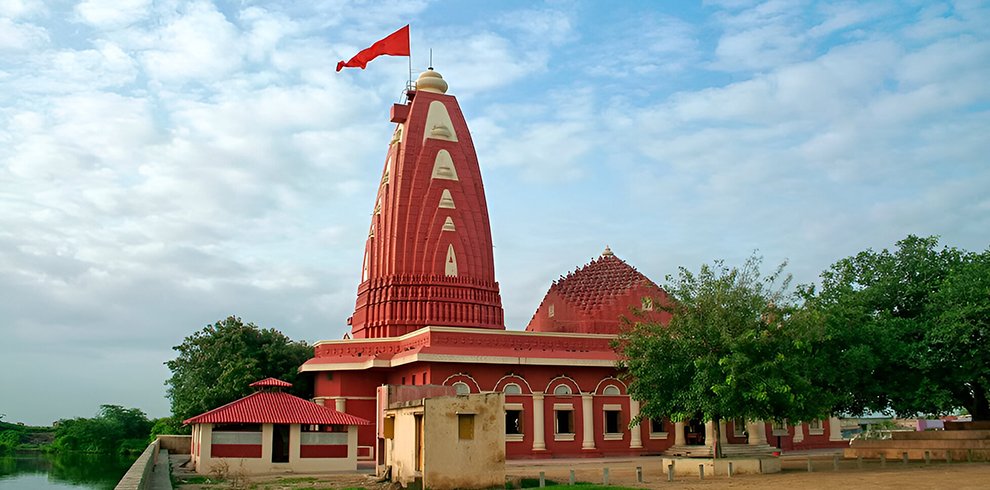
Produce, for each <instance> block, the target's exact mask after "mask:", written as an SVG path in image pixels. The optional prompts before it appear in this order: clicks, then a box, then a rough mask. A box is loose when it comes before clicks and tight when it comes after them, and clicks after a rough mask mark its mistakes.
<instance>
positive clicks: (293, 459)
mask: <svg viewBox="0 0 990 490" xmlns="http://www.w3.org/2000/svg"><path fill="white" fill-rule="evenodd" d="M301 434H302V430H301V426H300V425H299V424H292V425H290V426H289V464H295V463H298V462H299V457H300V455H299V452H300V450H301V449H302V444H300V442H301V441H300V440H299V438H300V436H301Z"/></svg>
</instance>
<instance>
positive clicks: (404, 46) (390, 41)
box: [337, 24, 409, 71]
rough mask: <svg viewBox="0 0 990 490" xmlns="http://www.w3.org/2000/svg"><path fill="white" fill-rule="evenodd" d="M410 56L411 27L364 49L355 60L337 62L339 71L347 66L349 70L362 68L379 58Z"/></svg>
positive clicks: (355, 56)
mask: <svg viewBox="0 0 990 490" xmlns="http://www.w3.org/2000/svg"><path fill="white" fill-rule="evenodd" d="M384 55H388V56H409V25H408V24H407V25H406V26H405V27H403V28H401V29H399V30H397V31H395V32H393V33H391V34H389V35H388V36H385V38H384V39H382V40H381V41H378V42H376V43H375V44H372V45H371V47H370V48H366V49H362V50H361V52H360V53H358V54H356V55H354V57H353V58H351V59H349V60H347V62H346V63H345V62H344V61H338V62H337V71H340V70H341V68H344V67H345V66H346V67H348V68H360V69H362V70H363V69H364V67H365V66H366V65H367V64H368V62H369V61H371V60H373V59H375V58H377V57H379V56H384Z"/></svg>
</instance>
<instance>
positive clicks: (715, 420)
mask: <svg viewBox="0 0 990 490" xmlns="http://www.w3.org/2000/svg"><path fill="white" fill-rule="evenodd" d="M720 420H721V417H718V416H715V417H712V439H714V440H713V441H712V458H713V459H721V458H722V443H721V442H720V441H721V440H722V435H721V433H720V431H719V425H721V424H720V423H719V421H720Z"/></svg>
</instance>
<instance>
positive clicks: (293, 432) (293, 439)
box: [269, 424, 302, 464]
mask: <svg viewBox="0 0 990 490" xmlns="http://www.w3.org/2000/svg"><path fill="white" fill-rule="evenodd" d="M300 429H301V426H300V425H299V424H292V425H290V426H289V464H295V463H298V462H299V451H300V449H302V445H301V444H300V443H299V442H300V441H299V438H300V436H301V435H302V430H300ZM269 461H270V460H269Z"/></svg>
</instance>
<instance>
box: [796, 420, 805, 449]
mask: <svg viewBox="0 0 990 490" xmlns="http://www.w3.org/2000/svg"><path fill="white" fill-rule="evenodd" d="M803 440H804V424H802V423H797V424H794V444H797V443H799V442H801V441H803Z"/></svg>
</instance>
